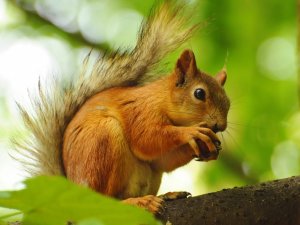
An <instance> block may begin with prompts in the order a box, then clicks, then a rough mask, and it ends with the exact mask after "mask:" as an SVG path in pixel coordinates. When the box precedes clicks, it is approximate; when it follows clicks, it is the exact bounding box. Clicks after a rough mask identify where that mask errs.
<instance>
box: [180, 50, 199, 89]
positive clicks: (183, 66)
mask: <svg viewBox="0 0 300 225" xmlns="http://www.w3.org/2000/svg"><path fill="white" fill-rule="evenodd" d="M175 73H176V75H177V76H178V85H180V84H181V85H182V84H183V83H184V82H185V80H186V78H187V77H188V76H194V75H196V73H197V65H196V60H195V55H194V53H193V51H191V50H184V51H183V53H182V54H181V55H180V57H179V59H178V60H177V63H176V68H175Z"/></svg>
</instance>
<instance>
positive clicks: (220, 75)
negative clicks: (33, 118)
mask: <svg viewBox="0 0 300 225" xmlns="http://www.w3.org/2000/svg"><path fill="white" fill-rule="evenodd" d="M226 78H227V72H226V69H222V70H221V71H220V72H219V73H218V74H217V75H216V76H215V79H216V80H217V82H218V83H219V84H220V85H221V86H224V84H225V82H226Z"/></svg>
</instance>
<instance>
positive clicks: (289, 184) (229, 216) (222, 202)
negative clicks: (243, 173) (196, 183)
mask: <svg viewBox="0 0 300 225" xmlns="http://www.w3.org/2000/svg"><path fill="white" fill-rule="evenodd" d="M160 219H161V220H162V221H163V222H165V223H167V222H168V221H169V224H172V225H199V224H205V225H211V224H222V225H233V224H243V225H256V224H274V225H299V224H300V176H298V177H291V178H288V179H282V180H275V181H271V182H266V183H260V184H257V185H252V186H245V187H240V188H233V189H227V190H225V189H224V190H222V191H219V192H215V193H209V194H205V195H201V196H197V197H193V198H187V199H180V200H175V201H170V202H166V210H165V212H164V214H163V215H162V216H161V217H160Z"/></svg>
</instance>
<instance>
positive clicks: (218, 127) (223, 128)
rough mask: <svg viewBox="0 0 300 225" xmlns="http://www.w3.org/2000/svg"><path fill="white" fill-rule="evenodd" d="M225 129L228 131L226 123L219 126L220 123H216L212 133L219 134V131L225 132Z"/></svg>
mask: <svg viewBox="0 0 300 225" xmlns="http://www.w3.org/2000/svg"><path fill="white" fill-rule="evenodd" d="M225 129H226V123H225V124H218V123H216V124H215V125H213V127H212V131H213V132H215V133H217V132H219V131H224V130H225Z"/></svg>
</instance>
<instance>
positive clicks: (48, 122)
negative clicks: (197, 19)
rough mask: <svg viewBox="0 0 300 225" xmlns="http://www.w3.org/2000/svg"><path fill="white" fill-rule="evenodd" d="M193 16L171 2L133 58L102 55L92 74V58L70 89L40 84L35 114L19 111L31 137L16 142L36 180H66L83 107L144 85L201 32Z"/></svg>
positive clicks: (148, 25) (151, 21)
mask: <svg viewBox="0 0 300 225" xmlns="http://www.w3.org/2000/svg"><path fill="white" fill-rule="evenodd" d="M188 19H189V16H188V15H186V14H185V12H184V7H183V5H180V4H178V3H176V2H175V1H166V2H164V3H162V4H160V5H159V6H157V8H156V9H154V10H152V12H151V14H150V16H149V18H148V20H147V21H145V22H143V23H142V25H141V28H140V33H139V37H138V40H137V44H136V46H135V48H134V49H133V50H131V51H129V52H127V53H118V52H114V53H110V54H105V55H104V56H101V57H100V58H99V59H98V60H97V62H96V63H95V64H94V66H93V68H92V70H91V71H90V70H88V68H87V67H88V66H87V65H88V61H89V56H88V57H87V58H86V59H85V61H84V65H83V69H82V71H81V73H80V75H79V77H76V79H74V80H71V81H69V82H68V84H64V85H62V83H61V82H59V81H57V80H55V79H54V80H53V82H50V84H47V87H44V86H42V85H41V84H40V82H39V86H38V90H39V93H38V95H37V96H35V97H34V98H32V97H31V100H32V101H31V102H32V110H31V111H30V112H28V110H26V109H25V108H24V107H22V106H21V105H18V106H19V109H20V112H21V115H22V118H23V120H24V123H25V125H26V128H27V129H28V131H29V132H30V135H29V136H28V137H27V138H26V139H25V140H23V141H16V142H15V144H16V147H17V150H18V152H20V153H21V154H22V155H24V156H25V157H27V158H29V160H28V161H27V160H26V162H24V164H25V167H26V169H27V171H28V172H29V173H30V174H32V175H41V174H47V175H62V174H64V168H63V163H62V156H61V155H62V153H61V149H62V143H63V135H64V131H65V129H66V127H67V125H68V123H69V122H70V120H71V119H72V118H73V116H74V115H75V113H76V112H77V111H78V109H79V108H80V107H81V106H82V104H83V103H84V102H85V101H86V100H87V99H88V98H90V97H91V96H93V95H94V94H96V93H98V92H100V91H102V90H104V89H107V88H110V87H116V86H125V85H130V84H135V83H138V81H139V80H141V79H143V78H144V77H146V76H148V75H149V74H150V72H151V71H153V70H155V68H156V67H157V64H158V62H160V61H161V60H162V59H163V58H164V57H165V56H166V55H167V54H168V53H170V52H172V51H173V50H175V49H177V48H178V47H179V46H180V45H181V44H182V43H183V42H185V41H186V40H187V39H188V38H189V37H190V36H191V34H192V32H193V31H194V30H195V29H196V28H197V25H195V26H190V27H189V26H187V20H188Z"/></svg>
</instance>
